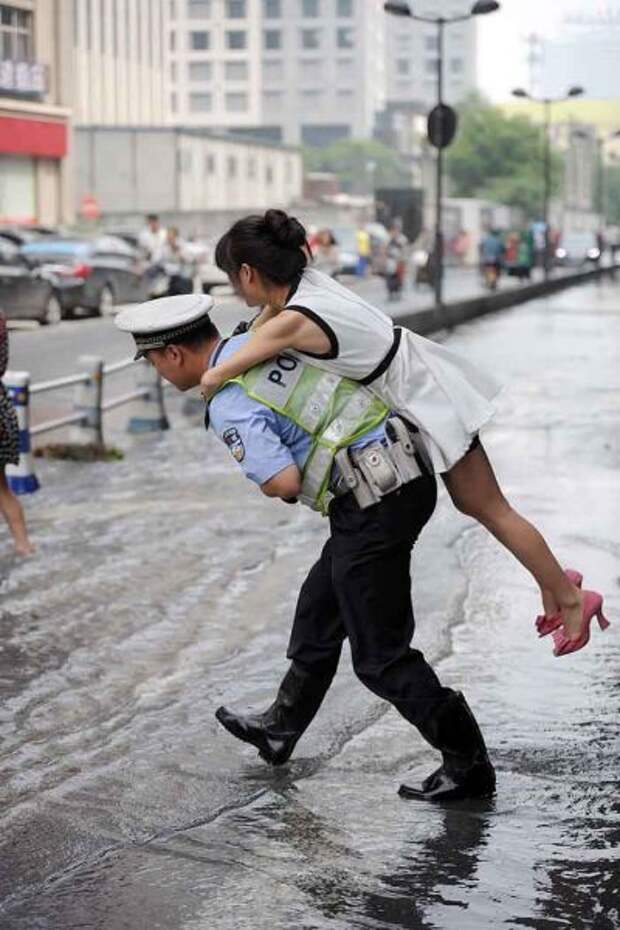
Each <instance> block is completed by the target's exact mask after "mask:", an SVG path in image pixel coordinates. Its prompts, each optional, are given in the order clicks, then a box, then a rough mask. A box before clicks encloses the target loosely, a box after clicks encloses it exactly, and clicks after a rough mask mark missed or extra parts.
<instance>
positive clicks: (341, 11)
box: [336, 0, 353, 18]
mask: <svg viewBox="0 0 620 930" xmlns="http://www.w3.org/2000/svg"><path fill="white" fill-rule="evenodd" d="M336 15H337V16H341V17H342V18H344V17H345V16H346V17H349V16H353V0H336Z"/></svg>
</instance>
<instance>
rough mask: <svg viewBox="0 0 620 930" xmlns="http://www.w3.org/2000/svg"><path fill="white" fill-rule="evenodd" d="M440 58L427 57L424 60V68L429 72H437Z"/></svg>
mask: <svg viewBox="0 0 620 930" xmlns="http://www.w3.org/2000/svg"><path fill="white" fill-rule="evenodd" d="M438 64H439V59H438V58H427V59H426V61H425V62H424V70H425V71H426V73H427V74H437V66H438Z"/></svg>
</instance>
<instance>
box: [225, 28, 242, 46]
mask: <svg viewBox="0 0 620 930" xmlns="http://www.w3.org/2000/svg"><path fill="white" fill-rule="evenodd" d="M246 43H247V38H246V33H245V32H242V31H240V30H236V29H235V30H233V31H231V32H227V33H226V48H229V49H232V50H238V49H244V48H246V47H247V46H246Z"/></svg>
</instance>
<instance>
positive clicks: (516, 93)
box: [512, 87, 530, 97]
mask: <svg viewBox="0 0 620 930" xmlns="http://www.w3.org/2000/svg"><path fill="white" fill-rule="evenodd" d="M512 96H513V97H529V96H530V95H529V94H528V92H527V91H526V90H523V88H522V87H515V89H514V90H513V91H512Z"/></svg>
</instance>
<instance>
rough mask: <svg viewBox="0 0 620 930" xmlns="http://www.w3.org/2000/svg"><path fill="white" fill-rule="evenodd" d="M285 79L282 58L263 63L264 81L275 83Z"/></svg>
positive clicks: (270, 59) (266, 60)
mask: <svg viewBox="0 0 620 930" xmlns="http://www.w3.org/2000/svg"><path fill="white" fill-rule="evenodd" d="M283 78H284V63H283V62H282V59H281V58H266V59H265V60H264V61H263V79H264V80H265V81H266V82H267V83H268V84H271V83H275V82H276V81H281V80H283Z"/></svg>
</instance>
